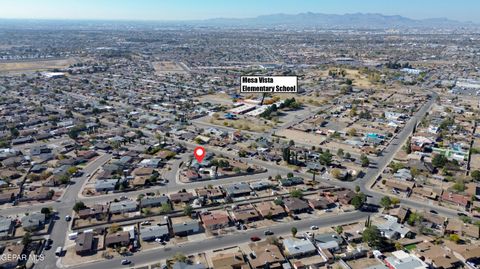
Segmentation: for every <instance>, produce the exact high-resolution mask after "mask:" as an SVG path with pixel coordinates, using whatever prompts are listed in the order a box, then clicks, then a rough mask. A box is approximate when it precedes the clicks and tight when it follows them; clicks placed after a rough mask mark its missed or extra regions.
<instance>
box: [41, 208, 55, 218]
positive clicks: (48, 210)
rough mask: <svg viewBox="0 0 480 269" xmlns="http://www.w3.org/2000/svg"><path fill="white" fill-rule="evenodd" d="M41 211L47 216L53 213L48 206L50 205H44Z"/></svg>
mask: <svg viewBox="0 0 480 269" xmlns="http://www.w3.org/2000/svg"><path fill="white" fill-rule="evenodd" d="M40 213H42V214H44V215H45V216H50V214H51V213H52V211H51V210H50V208H48V207H43V208H42V209H41V210H40Z"/></svg>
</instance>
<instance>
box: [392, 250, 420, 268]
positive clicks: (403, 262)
mask: <svg viewBox="0 0 480 269" xmlns="http://www.w3.org/2000/svg"><path fill="white" fill-rule="evenodd" d="M392 255H393V256H390V257H387V258H385V260H384V261H385V264H386V265H387V266H388V267H389V268H391V269H428V265H427V264H426V263H425V262H423V261H422V260H420V259H419V258H418V257H417V256H415V255H412V254H408V253H406V252H405V251H403V250H398V251H394V252H392Z"/></svg>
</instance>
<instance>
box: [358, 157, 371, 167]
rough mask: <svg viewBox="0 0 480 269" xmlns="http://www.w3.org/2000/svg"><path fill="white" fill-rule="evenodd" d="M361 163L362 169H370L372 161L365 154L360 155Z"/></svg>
mask: <svg viewBox="0 0 480 269" xmlns="http://www.w3.org/2000/svg"><path fill="white" fill-rule="evenodd" d="M360 162H361V163H362V167H368V166H369V165H370V160H369V159H368V157H367V155H365V154H362V155H360Z"/></svg>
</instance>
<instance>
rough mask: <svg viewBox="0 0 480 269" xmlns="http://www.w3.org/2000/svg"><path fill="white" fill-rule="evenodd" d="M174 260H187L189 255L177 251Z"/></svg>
mask: <svg viewBox="0 0 480 269" xmlns="http://www.w3.org/2000/svg"><path fill="white" fill-rule="evenodd" d="M173 260H174V261H176V262H183V263H184V262H186V261H187V256H185V254H183V253H180V252H177V253H176V254H175V255H173Z"/></svg>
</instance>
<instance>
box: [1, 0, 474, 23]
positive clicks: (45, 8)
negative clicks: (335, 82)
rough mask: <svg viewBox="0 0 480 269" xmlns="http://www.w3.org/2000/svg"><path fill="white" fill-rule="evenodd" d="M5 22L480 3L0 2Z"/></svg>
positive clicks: (444, 10) (386, 10) (426, 11)
mask: <svg viewBox="0 0 480 269" xmlns="http://www.w3.org/2000/svg"><path fill="white" fill-rule="evenodd" d="M0 5H1V7H2V8H1V9H0V18H2V19H80V20H83V19H85V20H98V19H100V20H159V21H176V20H203V19H210V18H250V17H256V16H259V15H269V14H275V13H286V14H297V13H303V12H315V13H326V14H345V13H358V12H360V13H381V14H383V15H401V16H405V17H408V18H412V19H427V18H439V17H444V18H448V19H452V20H458V21H472V22H476V23H480V17H478V11H479V10H480V1H470V0H455V1H453V0H445V1H435V0H422V1H415V0H402V1H398V0H397V1H395V2H393V1H388V2H387V1H382V0H369V1H358V0H341V1H335V2H333V1H324V0H318V1H315V0H298V1H291V0H290V1H289V0H242V1H239V0H238V1H225V0H202V1H197V0H177V1H156V0H135V1H133V0H69V1H64V0H0Z"/></svg>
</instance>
